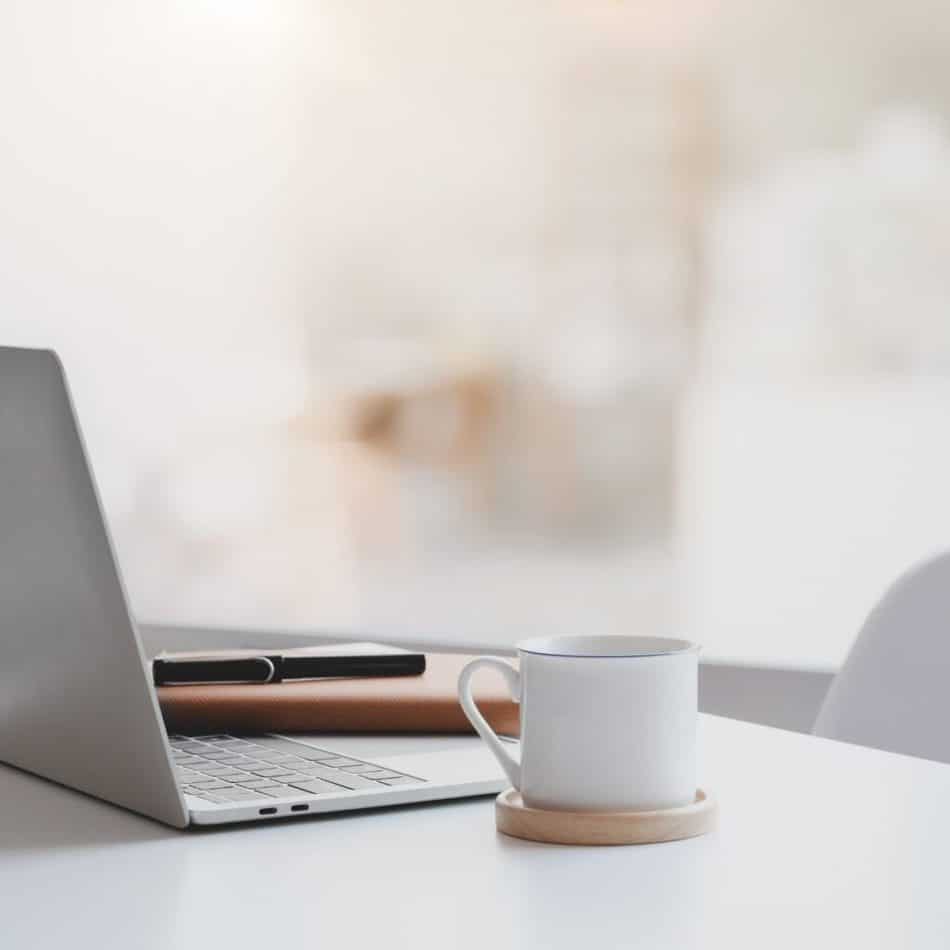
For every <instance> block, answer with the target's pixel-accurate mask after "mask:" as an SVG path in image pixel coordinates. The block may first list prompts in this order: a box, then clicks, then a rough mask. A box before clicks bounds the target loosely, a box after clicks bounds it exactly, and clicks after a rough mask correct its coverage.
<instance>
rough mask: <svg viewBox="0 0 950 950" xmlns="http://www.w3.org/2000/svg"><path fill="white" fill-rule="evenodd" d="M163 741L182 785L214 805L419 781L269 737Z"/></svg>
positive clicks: (421, 781)
mask: <svg viewBox="0 0 950 950" xmlns="http://www.w3.org/2000/svg"><path fill="white" fill-rule="evenodd" d="M168 741H169V742H170V743H171V747H172V759H173V761H174V765H175V775H176V777H177V779H178V783H179V784H180V785H181V787H182V790H183V791H184V792H185V794H186V795H191V796H193V797H195V798H201V799H203V800H204V801H208V802H214V803H215V804H224V803H226V802H250V801H260V800H261V799H270V798H287V797H294V796H297V797H299V796H300V794H301V792H303V793H305V794H306V795H330V794H337V793H340V792H347V791H357V790H363V789H370V788H376V789H379V788H384V787H385V786H387V785H389V786H393V785H416V784H422V783H423V779H420V778H416V777H415V776H413V775H404V774H403V773H401V772H394V771H392V770H391V769H385V768H383V767H382V766H379V765H374V764H373V763H372V762H364V761H361V760H360V759H354V758H351V757H350V756H342V755H339V754H337V753H335V752H328V751H327V750H325V749H316V748H314V747H313V746H308V745H302V744H301V743H298V742H289V741H288V740H286V739H278V738H276V737H272V736H251V737H248V738H244V739H242V738H240V737H237V736H228V735H213V736H178V735H176V736H169V737H168Z"/></svg>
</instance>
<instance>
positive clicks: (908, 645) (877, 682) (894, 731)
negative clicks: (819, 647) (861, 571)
mask: <svg viewBox="0 0 950 950" xmlns="http://www.w3.org/2000/svg"><path fill="white" fill-rule="evenodd" d="M813 732H814V734H815V735H818V736H825V737H826V738H829V739H840V740H842V741H844V742H854V743H857V744H859V745H866V746H872V747H874V748H877V749H886V750H887V751H890V752H903V753H906V754H907V755H916V756H920V757H922V758H926V759H937V760H939V761H941V762H950V553H947V554H941V555H939V556H937V557H934V558H932V559H930V560H928V561H925V562H924V563H922V564H919V565H918V566H916V567H914V568H913V569H911V570H910V571H908V572H907V573H906V574H904V575H903V576H902V577H901V578H899V579H898V581H897V582H896V583H895V584H894V586H893V587H891V589H890V590H889V591H888V592H887V593H886V594H885V595H884V598H883V599H882V600H881V602H880V603H879V604H878V606H877V607H876V608H875V609H874V611H873V612H872V614H871V616H870V617H869V618H868V619H867V622H866V623H865V625H864V628H863V629H862V630H861V633H860V634H859V635H858V639H857V640H856V641H855V644H854V646H853V647H852V648H851V652H850V653H849V655H848V658H847V660H845V663H844V666H843V667H842V668H841V671H840V672H839V673H838V675H837V677H836V678H835V680H834V682H833V683H832V685H831V689H830V690H829V691H828V695H827V697H826V698H825V701H824V704H823V705H822V708H821V711H820V713H819V714H818V719H817V720H816V722H815V727H814V729H813Z"/></svg>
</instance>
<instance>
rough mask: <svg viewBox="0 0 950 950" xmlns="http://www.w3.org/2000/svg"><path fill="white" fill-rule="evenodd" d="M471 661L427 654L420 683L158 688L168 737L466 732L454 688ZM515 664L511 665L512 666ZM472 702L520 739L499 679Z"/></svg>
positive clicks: (480, 683) (482, 686) (361, 680)
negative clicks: (174, 734) (260, 733)
mask: <svg viewBox="0 0 950 950" xmlns="http://www.w3.org/2000/svg"><path fill="white" fill-rule="evenodd" d="M471 659H472V657H470V656H464V655H462V654H457V653H429V654H427V655H426V671H425V672H424V673H422V674H421V675H419V676H389V677H379V678H376V677H372V678H370V677H355V678H348V679H343V678H341V679H321V680H299V681H290V682H284V683H267V684H263V685H229V684H214V685H201V686H161V687H159V688H158V699H159V702H160V704H161V707H162V714H163V715H164V717H165V723H166V725H167V727H168V729H169V731H170V732H184V733H190V734H192V735H194V734H195V733H199V734H200V733H207V732H456V733H462V732H471V731H472V729H471V726H470V725H469V722H468V720H467V719H466V718H465V714H464V713H463V712H462V709H461V707H460V706H459V702H458V696H457V692H456V685H457V682H458V677H459V673H460V672H461V670H462V667H463V666H464V665H465V664H466V663H467V662H468V661H469V660H471ZM512 663H514V661H512ZM475 696H476V699H477V700H478V704H479V707H480V708H481V710H482V712H483V713H484V715H485V718H486V719H488V721H489V722H490V723H491V724H492V727H493V728H494V729H495V730H496V731H497V732H501V733H504V734H506V735H518V732H519V717H518V705H517V704H516V703H515V702H513V701H512V699H511V697H510V696H509V694H508V691H507V688H506V686H505V683H504V681H503V680H502V679H501V677H500V676H497V675H492V674H491V673H490V672H486V673H485V674H484V675H482V676H479V677H477V678H476V684H475Z"/></svg>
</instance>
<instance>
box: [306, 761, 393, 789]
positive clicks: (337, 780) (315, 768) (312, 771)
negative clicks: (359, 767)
mask: <svg viewBox="0 0 950 950" xmlns="http://www.w3.org/2000/svg"><path fill="white" fill-rule="evenodd" d="M301 771H306V773H307V775H309V776H311V780H313V779H322V780H324V781H326V782H332V783H333V784H334V785H342V786H343V788H349V789H356V788H379V785H378V784H377V783H376V782H374V781H372V780H371V779H368V778H363V776H362V775H353V773H352V772H341V771H340V770H339V769H328V768H327V767H326V766H324V765H318V764H317V763H315V762H314V763H312V764H310V765H308V766H307V768H306V769H305V770H304V769H301Z"/></svg>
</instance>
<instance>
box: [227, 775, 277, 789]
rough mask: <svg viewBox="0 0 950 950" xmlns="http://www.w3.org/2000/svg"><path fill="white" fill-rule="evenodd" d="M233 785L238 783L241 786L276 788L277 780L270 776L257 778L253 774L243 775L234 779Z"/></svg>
mask: <svg viewBox="0 0 950 950" xmlns="http://www.w3.org/2000/svg"><path fill="white" fill-rule="evenodd" d="M234 784H235V785H240V786H241V788H277V787H278V786H279V784H280V783H279V782H275V781H274V779H272V778H258V777H255V776H253V775H245V776H244V777H243V778H239V779H235V782H234Z"/></svg>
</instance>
